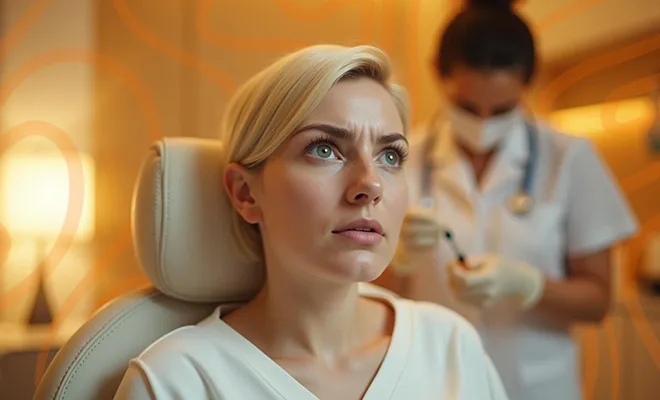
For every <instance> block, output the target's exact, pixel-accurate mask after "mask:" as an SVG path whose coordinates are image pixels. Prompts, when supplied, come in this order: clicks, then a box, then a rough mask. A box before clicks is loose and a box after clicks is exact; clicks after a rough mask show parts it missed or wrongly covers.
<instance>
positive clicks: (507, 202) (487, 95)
mask: <svg viewBox="0 0 660 400" xmlns="http://www.w3.org/2000/svg"><path fill="white" fill-rule="evenodd" d="M469 3H470V4H468V6H467V7H466V8H465V10H464V11H462V12H461V13H459V14H457V15H456V16H455V17H454V19H453V20H452V21H450V23H449V25H448V26H447V27H446V28H445V30H444V31H443V32H442V35H441V38H440V40H439V44H438V50H437V57H436V64H435V70H436V72H437V75H438V79H439V81H440V82H441V84H442V87H443V91H444V96H445V98H446V99H447V101H446V103H447V104H446V107H444V108H443V110H442V112H441V113H439V114H438V115H437V116H436V117H435V118H434V119H433V120H432V121H430V122H429V123H428V124H425V125H424V126H423V128H422V130H421V132H417V135H416V136H415V135H413V137H414V138H415V139H414V140H413V143H412V145H411V154H410V162H409V164H408V171H407V172H408V179H409V187H410V193H411V194H412V196H413V199H412V202H413V203H411V204H416V207H414V208H413V209H412V210H410V212H409V214H408V215H407V217H406V219H405V222H404V226H403V228H402V237H401V240H400V243H399V248H398V251H397V256H396V257H395V260H394V262H393V263H392V265H391V267H390V268H388V276H385V277H383V279H382V280H381V281H380V282H381V283H382V284H383V285H385V286H389V287H390V288H391V289H395V290H397V291H399V292H400V293H401V294H403V295H404V296H408V297H411V298H413V299H416V300H426V301H432V302H436V303H440V304H442V305H445V306H449V307H450V308H452V309H454V310H456V311H458V312H460V313H461V314H463V315H464V316H466V317H468V319H469V320H471V321H472V322H473V323H474V324H475V325H476V326H477V328H478V330H479V332H480V334H481V336H482V339H483V340H484V342H485V345H486V349H487V352H488V353H489V354H490V356H491V357H492V359H493V361H494V363H495V366H496V368H497V369H498V372H499V373H500V375H501V377H502V379H503V381H504V384H505V386H506V389H507V392H508V393H509V395H510V397H511V399H514V400H557V399H561V400H577V399H580V398H581V385H580V381H581V377H580V372H579V358H578V350H577V347H576V343H575V341H574V339H573V338H572V336H571V334H570V331H569V329H570V327H571V326H572V325H573V324H575V323H598V322H600V321H602V320H603V318H604V317H605V316H606V315H607V313H608V311H609V308H610V303H611V289H610V287H611V284H612V283H611V272H610V270H611V265H610V264H611V259H610V249H611V248H612V246H613V245H614V244H615V242H617V241H619V240H621V239H624V238H626V237H629V236H631V235H632V234H634V233H635V232H636V229H637V223H636V220H635V218H634V216H633V214H632V212H631V211H630V209H629V207H628V205H627V204H626V201H625V200H624V197H623V196H622V194H621V192H620V190H619V189H618V187H617V185H616V183H615V181H614V179H613V177H612V175H611V174H610V173H609V172H608V170H607V168H606V166H605V165H604V163H603V162H602V161H601V159H600V158H599V157H598V155H597V153H596V151H595V150H594V148H593V147H592V145H591V144H590V142H588V141H587V140H585V139H582V138H577V137H572V136H569V135H567V134H563V133H560V132H557V131H555V130H553V129H552V128H550V127H549V126H547V125H545V124H543V123H541V122H539V121H537V120H535V119H534V118H533V117H532V116H531V115H529V114H528V113H527V112H525V111H524V109H523V108H522V106H521V104H522V98H523V96H524V93H525V90H526V89H527V87H528V84H529V82H530V80H531V79H532V77H533V74H534V66H535V63H536V58H535V44H534V39H533V37H532V35H531V33H530V30H529V28H528V27H527V25H526V24H525V22H524V21H523V20H522V19H521V18H520V17H519V16H518V15H516V14H515V12H514V11H513V10H512V9H511V7H510V4H509V2H508V1H471V2H469ZM463 257H465V263H461V262H460V261H459V259H462V258H463ZM461 264H466V265H467V268H464V266H463V265H461Z"/></svg>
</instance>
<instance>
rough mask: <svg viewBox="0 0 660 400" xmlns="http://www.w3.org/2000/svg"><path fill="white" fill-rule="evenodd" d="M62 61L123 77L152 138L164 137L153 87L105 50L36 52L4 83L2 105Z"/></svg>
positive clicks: (0, 103) (0, 100)
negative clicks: (35, 75) (32, 77)
mask: <svg viewBox="0 0 660 400" xmlns="http://www.w3.org/2000/svg"><path fill="white" fill-rule="evenodd" d="M61 62H79V63H86V64H90V65H94V66H96V67H99V68H101V69H103V70H105V71H107V72H109V73H111V74H112V75H114V76H115V77H116V78H119V79H120V80H121V81H123V83H124V84H125V85H126V87H127V88H128V89H129V90H130V91H131V92H132V93H133V95H134V96H135V98H136V100H137V102H138V105H139V106H140V108H141V109H142V111H143V113H144V117H145V123H146V126H147V132H148V134H149V137H150V139H151V140H156V139H159V138H161V137H163V124H162V121H161V120H160V117H159V116H158V108H157V107H156V103H155V101H154V99H153V97H152V96H151V93H150V92H149V90H148V89H147V88H146V87H145V86H144V84H143V83H142V81H141V80H140V79H139V78H138V77H137V76H136V75H135V73H134V72H133V71H131V70H130V69H128V68H126V67H125V66H124V65H122V64H121V63H119V62H118V61H117V60H115V59H113V58H111V57H109V56H106V55H104V54H102V53H99V52H95V51H92V50H83V49H59V50H52V51H47V52H43V53H40V54H37V55H35V56H34V57H32V58H31V59H29V60H28V61H26V62H25V63H23V64H22V65H21V66H20V67H19V68H17V69H16V70H15V71H14V72H13V73H12V74H11V75H10V76H8V77H7V78H5V79H4V80H3V82H2V91H0V105H3V104H4V103H5V102H6V101H7V99H8V98H9V97H10V96H11V95H12V94H13V92H14V90H16V88H18V87H19V86H20V85H21V84H22V83H23V82H24V81H25V80H26V79H27V78H29V77H30V75H32V74H33V73H35V72H37V71H38V70H40V69H42V68H44V67H47V66H49V65H51V64H55V63H61Z"/></svg>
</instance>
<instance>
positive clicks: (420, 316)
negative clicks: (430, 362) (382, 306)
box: [362, 284, 480, 346]
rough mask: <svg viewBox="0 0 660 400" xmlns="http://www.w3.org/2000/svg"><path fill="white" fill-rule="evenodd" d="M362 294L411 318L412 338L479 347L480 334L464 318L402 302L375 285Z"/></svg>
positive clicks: (433, 305)
mask: <svg viewBox="0 0 660 400" xmlns="http://www.w3.org/2000/svg"><path fill="white" fill-rule="evenodd" d="M362 293H367V294H372V295H377V296H380V297H385V298H387V299H388V300H389V301H390V302H391V303H392V304H393V305H394V306H395V307H396V308H397V309H398V310H400V311H403V312H405V313H406V314H407V315H409V316H410V321H411V324H412V327H413V330H414V332H415V335H422V336H427V337H429V338H433V340H434V341H450V340H455V339H457V338H458V339H464V340H467V341H476V343H477V344H478V345H479V346H480V339H479V333H478V332H477V330H476V329H475V328H474V325H472V324H471V323H470V322H469V321H468V320H467V319H466V318H464V317H463V316H461V315H460V314H458V313H457V312H455V311H453V310H451V309H449V308H447V307H444V306H441V305H439V304H436V303H431V302H425V301H416V300H410V299H406V298H403V297H401V296H399V295H397V294H395V293H393V292H390V291H388V290H386V289H384V288H381V287H379V286H376V285H371V284H369V285H364V286H363V288H362Z"/></svg>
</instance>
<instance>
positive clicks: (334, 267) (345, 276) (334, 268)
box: [326, 257, 387, 282]
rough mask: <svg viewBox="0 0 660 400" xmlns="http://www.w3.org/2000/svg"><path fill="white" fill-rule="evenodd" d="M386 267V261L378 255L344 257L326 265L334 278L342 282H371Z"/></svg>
mask: <svg viewBox="0 0 660 400" xmlns="http://www.w3.org/2000/svg"><path fill="white" fill-rule="evenodd" d="M326 265H327V264H326ZM385 268H387V263H386V262H385V261H383V260H382V259H380V257H373V258H371V259H368V258H366V257H359V258H357V259H356V258H355V257H346V259H343V260H336V261H334V262H333V263H332V264H331V265H328V270H329V272H330V274H331V275H332V277H333V279H334V280H340V281H343V282H372V281H374V280H376V278H378V277H379V276H380V275H381V274H382V273H383V271H384V270H385Z"/></svg>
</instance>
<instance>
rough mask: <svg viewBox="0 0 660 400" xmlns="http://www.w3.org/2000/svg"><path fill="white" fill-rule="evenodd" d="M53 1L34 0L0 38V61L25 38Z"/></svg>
mask: <svg viewBox="0 0 660 400" xmlns="http://www.w3.org/2000/svg"><path fill="white" fill-rule="evenodd" d="M52 2H53V0H35V1H33V2H32V3H30V5H29V6H28V9H27V10H25V11H24V12H23V14H22V15H21V16H20V17H19V19H18V22H16V23H15V24H14V25H13V26H12V27H11V28H9V30H8V31H7V32H6V33H5V34H4V35H3V36H2V38H0V49H3V51H1V52H0V60H2V59H3V58H5V56H6V55H7V54H9V53H10V52H11V51H12V50H13V49H14V47H16V45H17V44H18V43H19V42H20V41H21V40H22V39H23V37H25V35H26V34H27V33H28V32H29V31H30V28H32V26H34V24H36V23H37V21H39V19H40V18H41V17H42V16H43V14H44V12H45V11H46V9H47V8H48V6H49V5H50V3H52Z"/></svg>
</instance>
